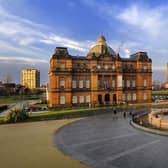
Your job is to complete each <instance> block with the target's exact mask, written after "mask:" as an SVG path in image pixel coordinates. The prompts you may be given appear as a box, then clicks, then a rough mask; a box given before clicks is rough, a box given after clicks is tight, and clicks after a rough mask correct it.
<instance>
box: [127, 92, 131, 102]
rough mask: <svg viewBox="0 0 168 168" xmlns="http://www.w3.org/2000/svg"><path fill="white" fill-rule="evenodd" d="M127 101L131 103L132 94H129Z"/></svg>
mask: <svg viewBox="0 0 168 168" xmlns="http://www.w3.org/2000/svg"><path fill="white" fill-rule="evenodd" d="M127 100H128V101H131V94H130V93H128V94H127Z"/></svg>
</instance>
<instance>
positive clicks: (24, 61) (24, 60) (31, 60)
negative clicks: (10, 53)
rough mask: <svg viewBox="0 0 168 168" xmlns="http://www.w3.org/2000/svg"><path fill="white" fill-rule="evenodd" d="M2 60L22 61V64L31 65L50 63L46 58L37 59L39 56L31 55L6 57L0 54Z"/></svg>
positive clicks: (7, 61) (6, 61)
mask: <svg viewBox="0 0 168 168" xmlns="http://www.w3.org/2000/svg"><path fill="white" fill-rule="evenodd" d="M0 61H1V63H2V62H5V63H11V62H13V63H16V64H18V63H22V64H30V65H36V64H48V60H45V59H37V58H29V57H5V56H0Z"/></svg>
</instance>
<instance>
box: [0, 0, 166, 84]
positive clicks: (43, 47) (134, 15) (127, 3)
mask: <svg viewBox="0 0 168 168" xmlns="http://www.w3.org/2000/svg"><path fill="white" fill-rule="evenodd" d="M167 13H168V2H166V1H163V0H155V1H152V0H139V1H138V0H137V1H133V0H123V1H116V0H115V1H114V0H61V1H60V0H0V80H4V79H5V77H6V76H7V75H10V76H12V80H13V81H15V82H18V83H19V82H20V71H21V69H22V68H38V69H40V71H41V74H42V75H41V82H42V83H47V82H48V75H47V73H48V67H49V59H50V57H51V55H52V53H53V50H54V48H55V47H56V46H65V47H68V50H69V53H70V54H72V55H83V56H85V55H86V54H87V52H88V50H89V49H90V48H91V46H93V45H94V44H95V42H96V40H97V37H98V36H99V34H100V33H103V34H104V36H105V37H106V40H107V43H108V44H109V45H110V46H111V47H112V48H113V49H114V50H115V51H116V52H118V48H119V46H120V45H121V44H122V47H121V49H120V55H121V56H122V57H128V56H129V55H130V54H133V53H135V52H137V51H146V52H148V55H149V57H151V58H152V60H153V71H154V73H153V79H154V80H157V79H161V80H164V79H165V68H166V63H167V62H168V29H167V28H168V17H167Z"/></svg>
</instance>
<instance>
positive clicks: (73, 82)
mask: <svg viewBox="0 0 168 168" xmlns="http://www.w3.org/2000/svg"><path fill="white" fill-rule="evenodd" d="M72 88H73V89H74V88H76V80H73V81H72Z"/></svg>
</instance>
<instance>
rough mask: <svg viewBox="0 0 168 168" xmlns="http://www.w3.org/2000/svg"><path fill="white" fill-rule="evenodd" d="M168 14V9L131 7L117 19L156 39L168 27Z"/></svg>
mask: <svg viewBox="0 0 168 168" xmlns="http://www.w3.org/2000/svg"><path fill="white" fill-rule="evenodd" d="M167 12H168V8H167V7H154V8H149V7H145V6H138V5H131V6H129V7H128V8H126V9H124V10H123V11H121V13H119V14H118V15H117V16H116V17H117V18H118V19H120V20H121V21H123V22H125V23H126V24H128V25H132V26H135V27H133V28H136V29H141V30H142V31H143V32H144V33H146V34H147V35H149V36H150V37H151V38H155V37H158V36H160V35H162V32H161V30H165V28H166V27H167V25H168V20H166V19H165V15H166V13H167ZM164 32H165V31H164Z"/></svg>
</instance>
